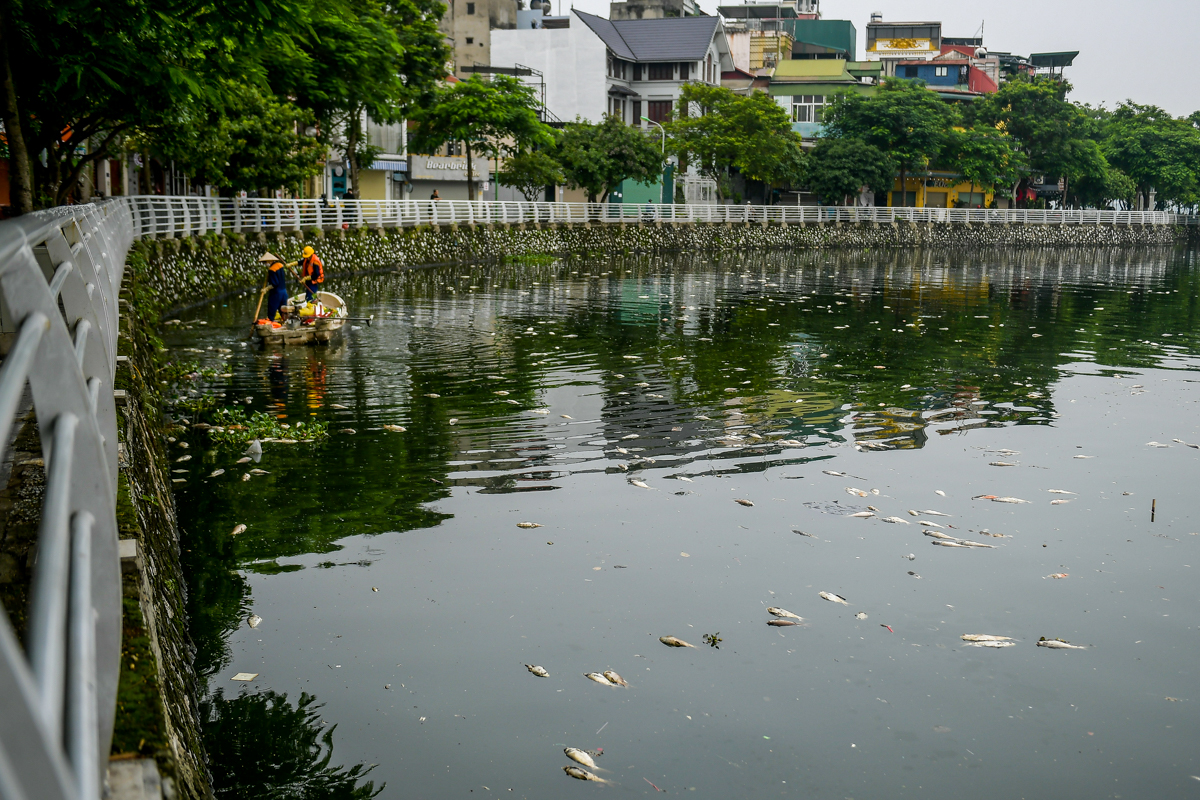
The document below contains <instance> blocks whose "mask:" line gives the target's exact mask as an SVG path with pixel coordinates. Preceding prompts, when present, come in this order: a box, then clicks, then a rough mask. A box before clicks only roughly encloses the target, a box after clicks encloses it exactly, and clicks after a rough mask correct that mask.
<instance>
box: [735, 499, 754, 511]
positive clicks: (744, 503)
mask: <svg viewBox="0 0 1200 800" xmlns="http://www.w3.org/2000/svg"><path fill="white" fill-rule="evenodd" d="M733 502H735V503H737V504H738V505H739V506H746V507H747V508H750V507H752V506H753V505H754V503H753V502H751V501H750V500H746V499H745V498H742V497H735V498H733Z"/></svg>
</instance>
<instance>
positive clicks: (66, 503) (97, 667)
mask: <svg viewBox="0 0 1200 800" xmlns="http://www.w3.org/2000/svg"><path fill="white" fill-rule="evenodd" d="M129 209H130V206H129V204H126V203H107V204H105V205H103V206H95V205H90V206H74V207H69V208H58V209H53V210H51V211H45V212H39V213H37V214H30V215H27V216H24V217H20V218H18V219H13V220H8V221H5V222H0V298H2V300H3V305H2V306H0V313H2V318H0V330H2V331H3V332H4V334H5V335H6V339H8V343H9V344H10V345H11V346H10V347H9V349H8V353H7V355H5V356H4V361H3V365H2V366H0V443H7V442H8V441H9V437H10V433H11V431H12V426H13V423H14V417H15V415H16V414H17V413H18V409H19V408H20V407H21V405H22V403H21V400H22V397H23V396H24V395H25V392H26V390H27V389H28V391H29V393H30V396H31V398H32V402H33V410H34V413H35V415H36V417H37V424H38V428H39V431H40V434H41V442H42V454H43V457H44V458H43V463H44V466H45V471H46V490H45V495H44V500H43V503H42V509H41V523H40V529H39V531H38V540H37V550H36V552H37V564H36V567H35V568H34V574H33V585H32V593H31V600H30V608H29V617H28V620H29V622H28V628H27V631H26V636H25V647H24V648H22V647H21V646H20V644H19V643H18V641H17V638H16V636H15V634H14V631H13V629H12V627H11V625H10V624H9V622H8V616H7V614H5V613H3V612H2V611H0V797H3V798H4V800H18V799H20V800H98V798H99V797H100V794H101V786H102V781H103V775H104V770H105V769H106V768H107V766H108V752H109V744H110V740H111V737H112V728H113V717H114V714H115V709H116V693H117V675H118V670H119V666H120V664H119V659H120V644H121V573H120V560H119V556H118V552H117V528H116V494H117V417H116V408H115V406H114V400H113V376H114V372H115V368H116V355H117V327H118V316H117V294H118V292H119V290H120V286H121V275H122V271H123V268H124V264H125V255H126V252H127V251H128V249H129V245H130V243H131V241H132V239H133V225H132V216H131V215H130V213H129Z"/></svg>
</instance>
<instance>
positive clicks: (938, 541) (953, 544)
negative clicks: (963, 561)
mask: <svg viewBox="0 0 1200 800" xmlns="http://www.w3.org/2000/svg"><path fill="white" fill-rule="evenodd" d="M930 544H936V545H940V546H941V547H966V545H965V544H963V543H962V542H960V541H959V540H958V539H955V540H954V541H952V542H947V541H945V540H943V539H934V540H933V541H932V542H930Z"/></svg>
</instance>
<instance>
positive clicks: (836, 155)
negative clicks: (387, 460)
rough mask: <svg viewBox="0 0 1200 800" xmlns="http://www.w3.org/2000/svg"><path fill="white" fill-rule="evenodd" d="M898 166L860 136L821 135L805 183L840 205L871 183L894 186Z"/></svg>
mask: <svg viewBox="0 0 1200 800" xmlns="http://www.w3.org/2000/svg"><path fill="white" fill-rule="evenodd" d="M895 174H896V169H895V167H894V166H893V164H892V161H891V159H890V158H888V157H887V154H886V153H884V152H883V151H882V150H880V149H879V148H878V147H875V146H873V145H869V144H867V143H866V142H863V141H861V140H859V139H821V140H820V141H819V142H817V146H816V147H814V148H813V151H812V154H811V155H810V157H809V160H808V172H807V175H806V179H805V183H807V184H808V187H809V188H810V189H812V190H813V191H814V192H816V194H817V196H818V197H819V198H821V200H822V201H823V202H825V203H829V204H831V205H836V204H838V203H844V202H845V200H846V198H847V197H849V196H851V195H856V194H858V193H859V192H860V191H861V190H862V187H864V186H867V187H869V188H870V189H872V190H874V191H876V192H882V191H887V190H888V189H889V188H891V186H892V182H893V180H894V178H895Z"/></svg>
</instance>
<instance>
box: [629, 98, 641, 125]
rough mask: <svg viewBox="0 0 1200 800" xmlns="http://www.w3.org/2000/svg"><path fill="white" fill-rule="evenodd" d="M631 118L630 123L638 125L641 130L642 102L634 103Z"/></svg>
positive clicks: (636, 101)
mask: <svg viewBox="0 0 1200 800" xmlns="http://www.w3.org/2000/svg"><path fill="white" fill-rule="evenodd" d="M630 117H632V119H630V120H629V123H630V124H631V125H637V126H638V127H639V128H640V127H642V101H641V100H634V101H633V113H632V114H631V115H630Z"/></svg>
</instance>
